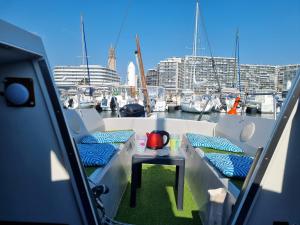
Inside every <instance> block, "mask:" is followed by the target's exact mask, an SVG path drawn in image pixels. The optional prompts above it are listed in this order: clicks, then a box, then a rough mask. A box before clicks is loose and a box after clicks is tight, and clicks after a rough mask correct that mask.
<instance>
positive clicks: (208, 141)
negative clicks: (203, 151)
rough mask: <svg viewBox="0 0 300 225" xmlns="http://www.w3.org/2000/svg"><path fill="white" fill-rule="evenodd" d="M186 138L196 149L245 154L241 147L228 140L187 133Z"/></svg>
mask: <svg viewBox="0 0 300 225" xmlns="http://www.w3.org/2000/svg"><path fill="white" fill-rule="evenodd" d="M186 136H187V138H188V140H189V142H190V143H191V145H192V146H193V147H194V148H198V147H205V148H213V149H217V150H222V151H229V152H243V150H242V149H241V148H240V147H238V146H237V145H235V144H233V143H231V142H230V141H229V140H228V139H226V138H222V137H209V136H205V135H200V134H192V133H187V134H186Z"/></svg>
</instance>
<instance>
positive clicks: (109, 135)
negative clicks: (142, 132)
mask: <svg viewBox="0 0 300 225" xmlns="http://www.w3.org/2000/svg"><path fill="white" fill-rule="evenodd" d="M133 134H134V131H132V130H119V131H108V132H97V133H93V134H89V135H86V136H84V137H83V138H82V139H81V141H80V142H81V143H82V144H96V143H125V142H127V141H128V140H129V138H130V137H131V136H132V135H133Z"/></svg>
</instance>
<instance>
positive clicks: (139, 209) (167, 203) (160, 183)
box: [116, 164, 201, 225]
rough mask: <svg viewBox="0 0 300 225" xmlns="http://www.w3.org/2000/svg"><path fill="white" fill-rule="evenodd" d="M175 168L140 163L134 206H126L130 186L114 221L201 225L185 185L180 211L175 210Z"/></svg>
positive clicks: (147, 224) (157, 224)
mask: <svg viewBox="0 0 300 225" xmlns="http://www.w3.org/2000/svg"><path fill="white" fill-rule="evenodd" d="M174 183H175V166H159V165H149V164H144V165H143V170H142V187H141V188H139V189H138V190H137V201H136V207H135V208H131V207H130V206H129V200H130V183H129V184H128V185H127V189H126V192H125V194H124V196H123V199H122V201H121V204H120V207H119V210H118V213H117V216H116V220H118V221H122V222H126V223H132V224H137V225H138V224H140V225H152V224H153V225H154V224H155V225H160V224H161V225H190V224H201V220H200V218H199V214H198V210H197V208H198V207H197V205H196V203H195V202H194V200H193V197H192V193H191V192H190V190H189V187H188V185H187V182H186V181H185V185H184V203H183V210H182V211H180V210H177V206H176V201H175V194H174V188H173V186H174Z"/></svg>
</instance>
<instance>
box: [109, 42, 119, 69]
mask: <svg viewBox="0 0 300 225" xmlns="http://www.w3.org/2000/svg"><path fill="white" fill-rule="evenodd" d="M107 68H109V69H111V70H117V60H116V52H115V48H113V47H112V46H111V47H110V48H109V52H108V60H107Z"/></svg>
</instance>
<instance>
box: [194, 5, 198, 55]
mask: <svg viewBox="0 0 300 225" xmlns="http://www.w3.org/2000/svg"><path fill="white" fill-rule="evenodd" d="M198 17H199V2H198V0H197V1H196V14H195V31H194V44H193V56H197V42H198Z"/></svg>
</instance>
